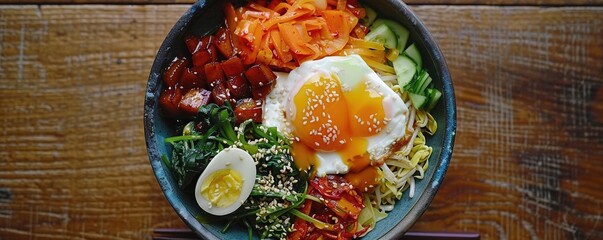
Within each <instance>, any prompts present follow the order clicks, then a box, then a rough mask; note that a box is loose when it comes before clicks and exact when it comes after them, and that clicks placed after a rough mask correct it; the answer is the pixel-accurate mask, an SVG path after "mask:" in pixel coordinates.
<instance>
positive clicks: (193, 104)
mask: <svg viewBox="0 0 603 240" xmlns="http://www.w3.org/2000/svg"><path fill="white" fill-rule="evenodd" d="M210 99H211V92H210V91H208V90H205V89H203V88H193V89H191V90H189V91H188V92H187V93H186V94H184V96H182V100H180V106H179V107H180V110H182V112H183V113H184V114H187V115H190V116H195V115H196V114H197V112H198V111H199V107H201V106H204V105H206V104H207V103H209V101H210Z"/></svg>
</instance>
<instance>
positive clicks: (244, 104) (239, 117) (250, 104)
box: [234, 98, 263, 124]
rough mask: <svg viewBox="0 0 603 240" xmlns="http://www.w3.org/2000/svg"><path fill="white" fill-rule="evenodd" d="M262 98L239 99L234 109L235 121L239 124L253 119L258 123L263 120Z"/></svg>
mask: <svg viewBox="0 0 603 240" xmlns="http://www.w3.org/2000/svg"><path fill="white" fill-rule="evenodd" d="M262 104H263V101H262V100H257V99H251V98H245V99H241V100H239V101H237V105H236V107H235V109H234V115H235V122H236V123H237V124H239V123H242V122H244V121H246V120H247V119H251V120H252V121H254V122H256V123H261V122H262Z"/></svg>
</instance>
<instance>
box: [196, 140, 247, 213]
mask: <svg viewBox="0 0 603 240" xmlns="http://www.w3.org/2000/svg"><path fill="white" fill-rule="evenodd" d="M222 169H232V170H234V171H237V172H239V174H240V175H241V177H242V180H243V187H242V189H241V194H240V195H239V197H238V199H237V200H236V201H235V202H234V203H233V204H232V205H230V206H227V207H224V208H220V207H217V206H212V204H210V203H209V201H208V200H207V199H205V198H204V197H203V196H202V195H201V186H202V185H203V181H204V180H205V179H206V178H208V177H209V176H210V175H211V174H212V173H214V172H216V171H218V170H222ZM256 171H257V170H256V168H255V163H254V161H253V158H252V157H251V155H249V153H247V152H246V151H244V150H242V149H238V148H225V149H224V150H222V151H221V152H219V153H218V154H216V156H215V157H214V158H213V159H212V160H211V161H210V162H209V164H207V167H206V168H205V170H204V171H203V173H201V176H200V177H199V179H198V180H197V185H196V186H195V200H197V204H199V207H201V209H203V210H204V211H206V212H207V213H209V214H212V215H216V216H223V215H226V214H229V213H232V212H234V211H235V210H237V209H238V208H239V207H241V205H242V204H243V202H245V200H246V199H247V198H248V197H249V195H250V194H251V190H252V189H253V184H254V183H255V175H256Z"/></svg>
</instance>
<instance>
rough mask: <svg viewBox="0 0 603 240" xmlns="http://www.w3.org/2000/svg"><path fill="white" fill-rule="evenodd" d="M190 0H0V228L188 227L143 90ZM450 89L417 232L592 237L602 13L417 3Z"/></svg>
mask: <svg viewBox="0 0 603 240" xmlns="http://www.w3.org/2000/svg"><path fill="white" fill-rule="evenodd" d="M186 9H187V6H186V5H159V6H157V5H144V6H142V5H140V6H121V5H119V6H101V5H93V6H69V5H67V6H46V5H42V6H40V7H38V6H0V115H1V116H2V117H1V121H0V126H1V127H0V131H1V134H0V163H1V164H0V236H2V237H5V238H7V239H23V238H33V239H35V238H44V239H65V238H75V239H83V238H85V239H141V238H146V239H148V238H150V236H151V235H152V229H153V228H159V227H162V228H165V227H184V225H183V224H182V222H181V221H180V220H179V219H178V218H177V216H176V215H175V214H174V211H173V210H172V208H171V207H170V206H169V204H168V203H167V201H166V200H165V198H164V197H163V195H162V193H161V191H160V189H159V187H158V185H157V183H156V181H155V178H154V177H153V175H152V171H151V168H150V166H149V164H148V159H147V156H146V149H145V143H144V135H143V130H142V129H143V127H142V115H143V96H144V90H145V89H144V88H145V84H146V79H147V77H148V72H149V70H150V67H151V63H152V61H153V57H154V54H155V53H156V50H157V48H158V47H159V44H161V41H162V40H163V38H164V36H165V34H166V33H167V32H168V31H169V29H170V28H171V26H172V25H173V23H174V22H175V21H176V19H177V18H178V17H179V16H180V15H181V14H182V13H183V12H184V11H185V10H186ZM413 10H415V11H416V13H417V14H418V15H419V16H420V17H421V18H422V19H423V20H424V22H425V23H426V24H427V26H428V28H429V29H430V30H431V32H432V34H433V35H434V37H435V38H436V39H437V41H438V42H439V44H440V46H441V48H442V50H443V52H444V55H445V56H446V59H447V61H448V64H449V67H450V70H451V73H452V77H453V80H454V83H455V89H456V93H457V104H458V131H457V141H456V147H455V151H454V156H453V161H452V163H451V165H450V168H449V170H448V173H447V176H446V179H445V181H444V183H443V184H442V186H441V188H440V191H439V193H438V195H437V196H436V198H435V200H434V202H433V203H432V205H431V206H430V208H429V209H428V211H427V212H426V214H425V215H424V216H423V217H422V218H421V219H420V221H419V222H418V223H417V224H416V225H415V227H414V228H413V229H414V230H448V231H477V232H480V233H481V234H482V236H483V237H484V238H486V239H490V238H494V239H496V238H502V239H505V238H506V239H525V238H532V237H534V238H544V239H568V238H569V239H572V238H575V239H584V238H588V237H590V238H592V239H598V238H603V230H602V229H603V228H602V227H601V224H602V223H600V221H601V218H602V210H601V209H602V208H601V206H602V205H603V204H602V203H603V200H602V199H603V192H601V191H600V189H601V188H600V186H601V184H603V180H602V179H601V177H600V176H601V175H603V165H602V164H601V156H603V141H601V139H603V106H602V104H601V103H602V102H603V101H602V100H603V97H602V96H603V61H601V59H603V42H602V41H601V40H600V36H601V35H602V31H603V17H602V16H603V14H602V13H603V8H600V7H599V8H577V7H567V8H566V7H560V8H538V7H488V6H481V7H480V6H477V7H475V6H456V7H454V6H452V7H450V6H446V7H444V6H421V7H413Z"/></svg>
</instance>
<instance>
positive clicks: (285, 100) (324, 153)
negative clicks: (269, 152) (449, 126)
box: [263, 55, 408, 176]
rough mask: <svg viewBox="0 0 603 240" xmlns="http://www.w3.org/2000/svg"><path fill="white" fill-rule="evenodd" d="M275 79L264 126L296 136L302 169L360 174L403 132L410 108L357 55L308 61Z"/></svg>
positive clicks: (385, 154)
mask: <svg viewBox="0 0 603 240" xmlns="http://www.w3.org/2000/svg"><path fill="white" fill-rule="evenodd" d="M276 82H277V83H276V86H275V88H274V89H273V90H272V92H271V93H270V94H269V95H268V96H267V98H266V102H265V104H264V106H263V124H264V125H266V126H275V127H277V128H278V129H279V131H281V132H283V133H285V134H287V135H289V136H290V137H291V138H292V139H294V141H293V145H292V155H293V158H294V161H295V163H296V165H297V166H298V167H299V168H300V169H308V168H310V167H311V166H314V169H315V171H316V174H317V175H318V176H324V175H326V174H344V173H347V172H360V171H362V170H363V169H365V168H367V167H368V166H370V165H372V164H374V162H380V161H383V160H384V159H385V158H386V157H388V156H389V155H390V154H391V152H392V151H393V150H396V149H395V148H397V146H396V145H397V144H398V142H400V141H401V139H402V138H403V137H404V136H405V134H406V129H405V126H406V121H407V115H408V108H407V107H406V105H405V104H404V102H403V100H402V99H401V98H400V96H399V95H398V94H396V93H395V92H394V91H393V90H392V89H391V88H390V87H389V86H387V85H386V84H385V83H384V82H383V81H382V80H381V78H379V76H378V75H377V74H376V73H375V72H374V71H373V70H372V69H371V68H370V67H369V66H368V65H367V64H366V63H365V62H364V61H363V60H362V58H360V57H359V56H357V55H352V56H343V57H340V56H333V57H325V58H323V59H321V60H316V61H307V62H304V63H303V64H301V65H300V66H299V67H298V68H296V69H294V70H293V71H291V72H290V73H289V74H288V75H287V74H283V73H279V74H278V79H277V81H276Z"/></svg>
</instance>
